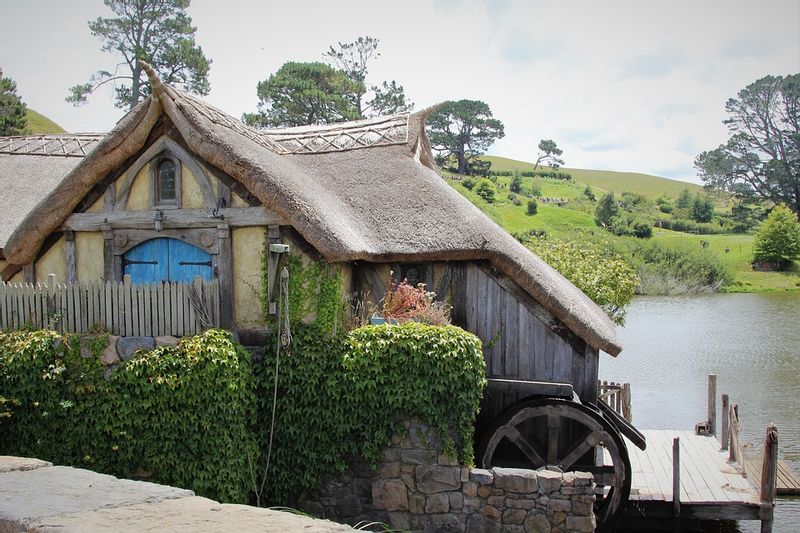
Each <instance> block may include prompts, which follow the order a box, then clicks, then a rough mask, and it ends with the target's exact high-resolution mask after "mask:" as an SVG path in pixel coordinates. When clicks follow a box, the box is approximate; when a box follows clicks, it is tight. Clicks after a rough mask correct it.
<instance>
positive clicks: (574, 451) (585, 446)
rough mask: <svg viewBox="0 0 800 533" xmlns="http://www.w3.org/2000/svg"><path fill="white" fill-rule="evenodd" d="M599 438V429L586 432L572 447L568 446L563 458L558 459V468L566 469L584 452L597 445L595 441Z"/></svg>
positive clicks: (598, 440)
mask: <svg viewBox="0 0 800 533" xmlns="http://www.w3.org/2000/svg"><path fill="white" fill-rule="evenodd" d="M601 438H602V433H601V432H599V431H592V432H591V433H589V434H587V435H586V436H585V437H584V438H583V440H581V441H579V442H577V443H576V444H575V445H574V446H573V447H572V448H570V450H569V451H568V452H567V454H566V455H565V456H564V458H563V459H561V461H559V463H558V466H559V468H561V469H562V470H568V469H569V468H570V467H571V466H572V465H574V464H575V462H576V461H577V460H578V459H580V458H581V457H583V456H584V455H585V454H586V452H588V451H589V450H591V449H592V448H594V447H595V446H597V443H598V442H600V439H601Z"/></svg>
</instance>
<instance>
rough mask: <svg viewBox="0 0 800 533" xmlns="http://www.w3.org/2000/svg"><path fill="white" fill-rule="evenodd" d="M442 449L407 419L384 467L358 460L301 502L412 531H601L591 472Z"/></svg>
mask: <svg viewBox="0 0 800 533" xmlns="http://www.w3.org/2000/svg"><path fill="white" fill-rule="evenodd" d="M440 449H441V446H440V445H439V442H438V439H437V438H436V437H435V436H434V435H433V434H432V432H431V431H430V430H429V429H428V428H427V427H426V426H424V425H422V424H419V423H416V422H413V421H412V422H406V423H405V431H404V434H403V435H402V436H395V437H394V438H393V439H392V443H391V445H390V446H389V447H388V448H387V449H386V450H385V451H384V456H383V461H382V462H381V464H380V465H379V466H378V468H377V470H372V469H371V468H370V467H369V466H368V465H367V464H366V463H365V462H364V461H363V460H358V459H355V458H353V459H351V460H350V461H349V463H350V468H349V469H348V471H347V472H346V473H345V474H344V475H342V476H338V477H335V478H330V479H327V480H326V481H325V482H324V483H323V486H322V487H321V488H320V489H319V490H318V491H317V492H316V493H314V494H311V495H310V496H309V497H308V498H307V499H306V500H304V501H303V502H302V504H301V506H302V508H303V509H304V510H306V511H308V512H310V513H312V514H315V515H317V516H323V517H325V518H329V519H332V520H335V521H337V522H347V523H351V524H354V523H356V522H359V521H362V520H369V521H379V522H384V523H386V524H389V525H391V526H392V527H393V528H396V529H400V530H407V531H424V532H428V531H431V532H432V531H460V532H469V533H479V532H481V533H482V532H495V531H496V532H500V531H505V532H514V533H516V532H519V533H522V532H526V533H530V532H536V533H545V532H548V533H549V532H552V533H556V532H558V533H561V532H569V531H575V532H581V533H585V532H591V531H594V529H595V518H594V512H593V505H594V501H595V497H594V488H595V485H594V478H593V477H592V475H591V474H589V473H582V472H568V473H563V474H562V473H560V472H553V471H548V470H541V471H535V470H520V469H512V468H492V469H491V470H483V469H479V468H465V467H461V466H458V463H457V461H456V460H455V459H453V458H451V457H448V456H447V455H443V454H442V453H441V451H440Z"/></svg>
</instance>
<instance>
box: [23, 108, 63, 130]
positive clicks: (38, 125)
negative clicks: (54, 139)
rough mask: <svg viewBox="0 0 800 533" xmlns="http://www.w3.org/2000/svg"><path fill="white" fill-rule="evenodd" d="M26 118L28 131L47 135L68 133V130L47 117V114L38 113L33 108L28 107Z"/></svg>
mask: <svg viewBox="0 0 800 533" xmlns="http://www.w3.org/2000/svg"><path fill="white" fill-rule="evenodd" d="M25 118H26V119H27V121H28V131H30V132H31V133H32V134H33V135H45V134H48V133H66V130H65V129H64V128H62V127H61V126H59V125H58V124H56V123H55V122H53V121H52V120H50V119H49V118H47V117H46V116H44V115H42V114H40V113H37V112H36V111H34V110H33V109H30V108H28V110H27V112H26V113H25Z"/></svg>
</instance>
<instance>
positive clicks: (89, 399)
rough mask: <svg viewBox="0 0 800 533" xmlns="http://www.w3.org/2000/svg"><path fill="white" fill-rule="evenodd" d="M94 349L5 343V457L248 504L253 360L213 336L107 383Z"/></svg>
mask: <svg viewBox="0 0 800 533" xmlns="http://www.w3.org/2000/svg"><path fill="white" fill-rule="evenodd" d="M106 342H107V336H100V337H97V338H95V339H94V340H92V339H91V338H88V345H89V346H92V345H94V347H95V350H93V351H94V352H95V353H94V354H93V355H92V356H91V357H87V358H84V357H83V356H82V355H81V351H82V350H81V346H82V345H83V346H84V350H85V348H86V345H87V339H84V340H81V339H79V338H77V337H74V336H63V337H62V336H60V335H59V334H57V333H55V332H52V331H14V332H9V333H0V396H2V397H5V398H8V399H10V400H11V403H12V406H11V409H10V417H6V418H3V419H0V420H3V422H2V423H0V453H4V454H12V455H22V456H28V457H38V458H41V459H45V460H49V461H53V462H55V463H58V464H66V465H72V466H77V467H83V468H90V469H92V470H97V471H100V472H106V473H110V474H114V475H117V476H122V477H132V476H134V475H137V473H138V475H141V473H143V472H151V473H152V480H153V481H156V482H159V483H165V484H169V485H177V486H179V487H185V488H188V489H192V490H194V491H195V492H197V493H198V494H200V495H203V496H207V497H209V498H214V499H219V500H221V501H226V502H240V503H244V502H246V501H247V495H248V492H249V488H250V486H251V483H250V475H249V471H248V465H247V457H248V455H249V456H252V457H256V455H257V447H256V441H255V436H254V434H253V432H252V427H251V424H252V422H253V421H252V419H251V415H252V413H253V409H254V407H255V394H254V393H255V389H254V381H253V376H252V371H251V356H250V353H249V352H247V350H245V349H244V348H243V347H241V346H239V345H237V344H235V343H234V342H233V341H232V340H231V336H230V333H228V332H224V331H220V330H209V331H207V332H205V333H203V334H201V335H198V336H196V337H192V338H185V339H183V340H182V341H181V343H180V344H179V345H178V347H176V348H172V347H160V348H157V349H155V350H153V351H151V352H146V353H142V354H140V356H139V357H137V358H135V359H132V360H130V361H128V362H127V363H124V364H123V365H121V366H120V367H119V368H117V369H116V370H114V371H113V372H112V373H111V376H110V380H109V381H108V382H106V381H105V380H104V379H103V369H102V367H101V365H100V363H99V360H98V358H97V355H98V354H97V353H96V352H97V349H98V348H99V349H100V350H102V348H103V347H105V344H106Z"/></svg>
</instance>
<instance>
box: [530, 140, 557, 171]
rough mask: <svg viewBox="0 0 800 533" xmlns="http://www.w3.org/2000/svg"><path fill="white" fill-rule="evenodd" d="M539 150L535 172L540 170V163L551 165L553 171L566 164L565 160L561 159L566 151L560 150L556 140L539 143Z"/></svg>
mask: <svg viewBox="0 0 800 533" xmlns="http://www.w3.org/2000/svg"><path fill="white" fill-rule="evenodd" d="M538 148H539V154H538V157H537V158H536V163H534V165H533V169H534V170H536V169H537V168H538V166H539V163H545V164H547V165H550V167H551V168H552V169H553V170H556V169H557V168H558V167H560V166H561V165H563V164H564V160H563V159H561V157H560V156H561V155H562V154H563V153H564V150H562V149H561V148H559V147H558V145H556V142H555V141H554V140H552V139H542V140H541V141H539V146H538Z"/></svg>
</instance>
